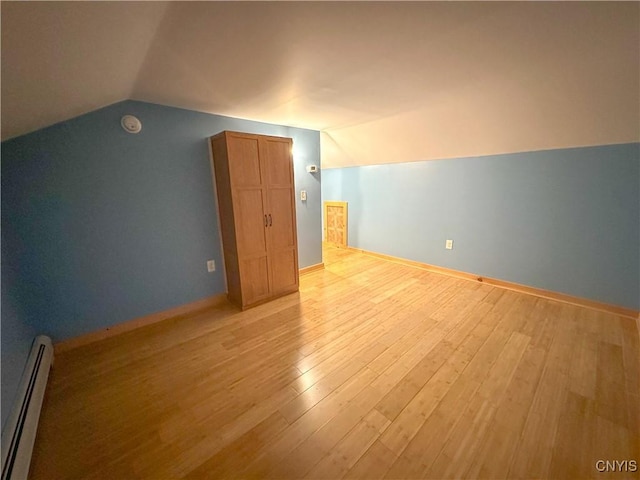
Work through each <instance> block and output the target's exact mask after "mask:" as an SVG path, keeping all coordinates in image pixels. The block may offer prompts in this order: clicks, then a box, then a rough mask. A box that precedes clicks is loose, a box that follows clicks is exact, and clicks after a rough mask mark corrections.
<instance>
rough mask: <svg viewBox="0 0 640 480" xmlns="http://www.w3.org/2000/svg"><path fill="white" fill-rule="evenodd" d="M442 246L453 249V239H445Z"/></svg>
mask: <svg viewBox="0 0 640 480" xmlns="http://www.w3.org/2000/svg"><path fill="white" fill-rule="evenodd" d="M444 248H446V249H447V250H452V249H453V240H447V241H446V243H445V244H444Z"/></svg>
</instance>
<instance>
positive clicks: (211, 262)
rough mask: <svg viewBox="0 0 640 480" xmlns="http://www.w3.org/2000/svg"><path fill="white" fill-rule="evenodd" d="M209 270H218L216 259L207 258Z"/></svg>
mask: <svg viewBox="0 0 640 480" xmlns="http://www.w3.org/2000/svg"><path fill="white" fill-rule="evenodd" d="M207 271H208V272H209V273H211V272H215V271H216V261H215V260H207Z"/></svg>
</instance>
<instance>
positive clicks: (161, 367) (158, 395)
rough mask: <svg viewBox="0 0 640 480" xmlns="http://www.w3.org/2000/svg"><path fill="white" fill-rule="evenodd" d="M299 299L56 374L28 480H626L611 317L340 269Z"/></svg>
mask: <svg viewBox="0 0 640 480" xmlns="http://www.w3.org/2000/svg"><path fill="white" fill-rule="evenodd" d="M323 260H324V263H325V269H323V270H318V271H314V272H312V273H309V274H306V275H303V276H301V278H300V292H299V293H296V294H292V295H287V296H285V297H282V298H279V299H276V300H274V301H272V302H269V303H267V304H264V305H261V306H258V307H256V308H253V309H250V310H247V311H244V312H240V311H238V310H236V309H235V308H234V307H232V306H230V305H219V306H217V307H213V308H209V309H205V310H202V311H199V312H195V313H193V314H191V315H184V316H181V317H176V318H172V319H168V320H166V321H163V322H159V323H156V324H153V325H148V326H146V327H142V328H140V329H137V330H132V331H129V332H126V333H123V334H121V335H118V336H114V337H110V338H106V339H104V340H101V341H98V342H95V343H92V344H87V345H84V346H82V347H78V348H76V349H73V350H68V351H66V352H64V353H62V354H60V355H56V361H55V364H54V365H53V368H52V370H51V373H50V382H49V385H48V387H47V392H46V396H45V402H44V405H43V409H42V413H41V417H40V426H39V430H38V436H37V438H36V444H35V446H34V453H33V459H32V467H31V471H30V478H31V479H47V480H48V479H52V478H60V479H63V478H65V479H66V478H78V479H115V478H117V479H120V478H122V479H124V478H126V479H153V480H156V479H165V478H184V477H186V478H216V479H218V478H232V479H236V478H260V479H263V478H274V479H276V478H277V479H293V478H304V477H305V476H306V477H308V478H332V479H333V478H354V479H355V478H367V479H373V478H394V479H412V478H415V479H425V478H432V479H440V478H487V479H489V478H491V479H497V478H560V479H562V478H566V479H574V478H598V479H600V478H638V473H637V472H636V473H634V472H602V473H601V472H598V471H597V470H596V469H595V466H594V462H595V460H594V459H603V460H624V459H629V460H631V459H635V460H640V459H639V458H638V456H639V455H640V433H639V432H640V409H639V405H640V400H639V399H640V391H639V389H640V338H639V336H638V331H637V327H636V325H635V323H634V322H633V321H631V320H628V319H624V318H621V317H619V316H616V315H613V314H609V313H603V312H598V311H595V310H590V309H587V308H582V307H576V306H573V305H568V304H563V303H561V302H557V301H553V300H547V299H543V298H537V297H533V296H529V295H525V294H521V293H517V292H514V291H509V290H505V289H501V288H498V287H493V286H489V285H484V284H481V283H478V282H474V281H469V280H464V279H461V278H454V277H448V276H445V275H441V274H437V273H433V272H430V271H426V270H424V269H420V268H414V267H409V266H406V265H402V264H400V263H395V262H389V261H387V260H383V259H380V258H376V257H373V256H368V255H363V254H360V253H357V252H354V251H352V250H345V249H337V248H331V247H327V248H325V249H324V259H323Z"/></svg>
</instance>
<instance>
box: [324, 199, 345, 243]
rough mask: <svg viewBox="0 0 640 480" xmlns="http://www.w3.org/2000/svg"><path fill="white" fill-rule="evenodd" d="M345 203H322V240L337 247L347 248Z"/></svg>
mask: <svg viewBox="0 0 640 480" xmlns="http://www.w3.org/2000/svg"><path fill="white" fill-rule="evenodd" d="M347 225H348V215H347V202H324V240H325V242H327V243H329V244H331V245H336V246H338V247H346V246H347Z"/></svg>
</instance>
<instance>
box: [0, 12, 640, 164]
mask: <svg viewBox="0 0 640 480" xmlns="http://www.w3.org/2000/svg"><path fill="white" fill-rule="evenodd" d="M1 8H2V138H3V139H6V138H11V137H13V136H16V135H21V134H23V133H27V132H29V131H33V130H35V129H38V128H41V127H44V126H46V125H50V124H52V123H55V122H57V121H61V120H65V119H68V118H71V117H73V116H75V115H78V114H80V113H84V112H87V111H90V110H93V109H95V108H98V107H101V106H105V105H108V104H110V103H113V102H116V101H119V100H124V99H128V98H130V99H136V100H144V101H149V102H154V103H160V104H165V105H173V106H178V107H183V108H189V109H194V110H199V111H205V112H210V113H217V114H223V115H230V116H236V117H241V118H249V119H254V120H260V121H265V122H273V123H281V124H287V125H292V126H298V127H306V128H313V129H318V130H321V131H322V162H323V166H325V167H337V166H346V165H363V164H375V163H390V162H405V161H415V160H426V159H435V158H451V157H458V156H470V155H486V154H492V153H505V152H514V151H528V150H539V149H547V148H558V147H570V146H580V145H596V144H610V143H623V142H631V141H638V140H640V120H639V117H640V94H639V90H640V83H639V82H640V73H639V72H640V33H639V32H640V21H639V12H640V5H639V4H638V3H634V2H629V3H617V2H605V3H592V2H564V3H563V2H557V3H550V2H540V3H535V2H532V3H502V2H490V3H483V2H470V3H467V2H451V3H438V2H428V3H427V2H425V3H416V2H406V3H405V2H388V3H387V2H370V3H369V2H331V3H323V2H299V3H289V2H267V3H263V2H171V3H161V2H35V3H34V2H20V3H17V2H16V3H14V2H3V3H2V6H1Z"/></svg>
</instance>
